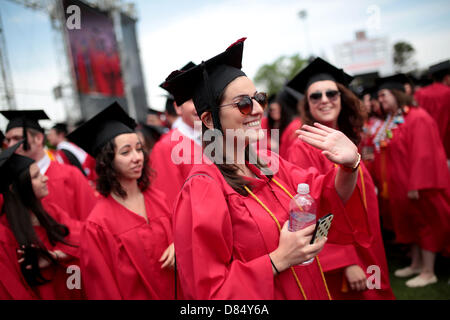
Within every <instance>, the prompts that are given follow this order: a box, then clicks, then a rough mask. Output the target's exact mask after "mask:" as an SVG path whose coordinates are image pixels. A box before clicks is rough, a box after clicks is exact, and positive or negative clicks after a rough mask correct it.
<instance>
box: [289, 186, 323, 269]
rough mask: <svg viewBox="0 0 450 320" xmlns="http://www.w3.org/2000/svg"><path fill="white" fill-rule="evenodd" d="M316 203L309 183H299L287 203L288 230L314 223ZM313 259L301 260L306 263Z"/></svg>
mask: <svg viewBox="0 0 450 320" xmlns="http://www.w3.org/2000/svg"><path fill="white" fill-rule="evenodd" d="M316 212H317V204H316V202H315V201H314V199H313V198H312V197H311V195H310V194H309V185H308V184H306V183H300V184H299V185H298V187H297V194H296V195H295V197H294V198H293V199H291V202H290V204H289V227H288V229H289V231H291V232H294V231H298V230H301V229H304V228H306V227H308V226H310V225H312V224H315V223H316ZM313 260H314V258H313V259H310V260H308V261H305V262H303V263H302V264H301V265H307V264H310V263H311V262H313Z"/></svg>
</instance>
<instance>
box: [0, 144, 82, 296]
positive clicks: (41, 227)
mask: <svg viewBox="0 0 450 320" xmlns="http://www.w3.org/2000/svg"><path fill="white" fill-rule="evenodd" d="M21 144H22V141H21V142H19V143H17V144H15V145H14V146H12V147H10V148H8V149H6V150H5V151H3V152H2V153H1V154H0V176H1V177H2V178H1V181H0V182H1V183H0V192H1V193H2V194H3V196H4V203H3V205H2V208H1V211H0V212H1V214H0V226H1V227H2V228H3V227H4V228H6V229H8V230H5V232H4V233H3V235H0V238H3V239H4V237H7V238H8V235H9V239H6V240H5V241H3V243H4V244H5V245H6V246H5V251H4V252H0V255H2V256H1V257H0V268H1V265H2V264H3V263H2V262H5V261H6V262H5V264H7V266H5V267H6V269H7V270H9V271H13V270H20V273H21V274H22V277H21V278H22V280H19V279H17V276H15V277H11V278H9V276H8V274H7V273H6V274H5V273H3V272H1V274H0V277H2V281H0V297H2V296H4V292H7V293H8V294H6V297H4V298H6V299H10V298H11V299H12V298H14V299H43V300H55V299H58V300H59V299H81V298H83V291H82V290H80V289H81V288H80V287H77V284H76V280H75V282H74V283H72V282H71V281H70V279H68V278H69V277H70V275H71V272H69V273H68V272H67V270H68V267H70V266H71V265H75V266H76V265H78V264H79V261H78V257H79V249H78V244H79V232H80V229H81V223H80V222H79V221H75V220H73V219H70V217H69V216H68V214H67V213H66V212H64V211H63V210H62V209H60V208H59V207H58V206H56V205H54V204H52V203H50V202H47V203H46V204H45V206H43V204H42V203H41V199H42V198H44V197H45V196H47V195H48V188H47V180H48V179H47V177H46V176H44V175H42V174H41V173H40V171H39V167H38V166H37V164H36V163H35V162H34V160H32V159H30V158H28V157H24V156H21V155H18V154H16V153H15V152H17V149H18V148H19V147H20V146H21ZM0 232H2V230H1V228H0ZM0 241H1V240H0ZM12 247H13V248H14V251H16V250H17V254H16V252H13V251H12V250H11V248H12ZM0 249H1V248H0ZM4 254H5V256H3V255H4ZM17 257H18V258H17ZM17 259H18V260H17ZM72 270H75V269H72ZM16 275H17V274H16ZM68 283H71V284H73V285H74V287H73V288H69V287H68ZM2 284H3V285H4V287H3V288H2Z"/></svg>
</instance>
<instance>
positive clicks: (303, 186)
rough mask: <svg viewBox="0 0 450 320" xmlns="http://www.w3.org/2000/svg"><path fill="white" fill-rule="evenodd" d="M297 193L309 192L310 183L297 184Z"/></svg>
mask: <svg viewBox="0 0 450 320" xmlns="http://www.w3.org/2000/svg"><path fill="white" fill-rule="evenodd" d="M297 193H301V194H308V193H309V185H308V184H307V183H299V184H298V186H297Z"/></svg>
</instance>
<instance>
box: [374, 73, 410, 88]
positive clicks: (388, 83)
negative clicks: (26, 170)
mask: <svg viewBox="0 0 450 320" xmlns="http://www.w3.org/2000/svg"><path fill="white" fill-rule="evenodd" d="M408 82H409V81H408V78H407V77H406V75H405V74H403V73H400V74H394V75H392V76H388V77H384V78H378V79H377V80H376V84H377V87H378V91H380V90H382V89H395V90H399V91H402V92H405V86H404V84H405V83H408Z"/></svg>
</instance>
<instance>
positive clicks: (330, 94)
mask: <svg viewBox="0 0 450 320" xmlns="http://www.w3.org/2000/svg"><path fill="white" fill-rule="evenodd" d="M339 94H340V92H339V91H338V90H327V91H325V95H326V96H327V98H328V99H330V100H334V99H336V98H337V97H338V96H339ZM322 95H323V92H313V93H311V94H310V95H309V99H311V101H314V102H316V101H318V100H321V99H322Z"/></svg>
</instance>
